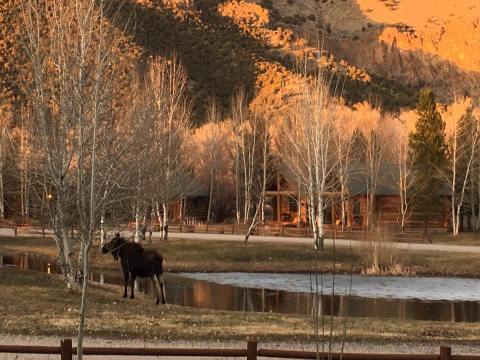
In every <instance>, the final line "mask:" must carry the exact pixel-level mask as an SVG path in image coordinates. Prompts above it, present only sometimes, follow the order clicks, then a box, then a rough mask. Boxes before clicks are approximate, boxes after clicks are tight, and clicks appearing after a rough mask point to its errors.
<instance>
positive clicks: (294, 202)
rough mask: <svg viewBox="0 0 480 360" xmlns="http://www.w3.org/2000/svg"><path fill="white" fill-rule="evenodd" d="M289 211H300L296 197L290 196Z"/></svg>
mask: <svg viewBox="0 0 480 360" xmlns="http://www.w3.org/2000/svg"><path fill="white" fill-rule="evenodd" d="M288 211H290V212H292V213H294V212H297V211H298V202H297V199H295V198H294V197H291V196H289V197H288Z"/></svg>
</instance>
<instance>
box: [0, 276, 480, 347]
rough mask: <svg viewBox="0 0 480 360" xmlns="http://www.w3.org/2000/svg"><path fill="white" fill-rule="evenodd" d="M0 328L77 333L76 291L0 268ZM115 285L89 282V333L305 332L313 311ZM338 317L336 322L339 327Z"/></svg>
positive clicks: (361, 327) (352, 331)
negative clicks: (179, 299)
mask: <svg viewBox="0 0 480 360" xmlns="http://www.w3.org/2000/svg"><path fill="white" fill-rule="evenodd" d="M0 288H1V289H2V291H1V292H0V303H1V304H2V307H1V308H0V324H1V325H0V332H1V333H8V334H31V335H57V336H75V332H76V327H77V321H78V305H79V302H80V296H79V294H78V293H69V292H66V291H65V288H64V285H63V283H62V282H61V281H60V279H59V278H58V277H56V276H49V275H46V274H42V273H35V272H31V271H21V270H17V269H12V268H8V269H2V270H0ZM118 294H119V292H118V288H117V287H111V286H100V285H92V286H91V288H90V301H89V305H88V306H89V307H88V316H87V320H86V331H87V335H89V336H94V337H109V338H130V339H147V340H155V339H166V340H175V339H189V340H195V339H199V340H200V339H208V340H215V339H219V340H227V339H229V340H244V339H245V338H246V337H247V336H256V337H257V338H259V340H262V341H263V340H265V341H267V340H268V341H279V340H297V341H298V340H308V339H311V337H312V335H313V330H312V326H311V322H310V319H308V318H306V317H304V316H295V315H282V314H271V313H244V312H226V311H213V310H204V309H194V308H187V307H180V306H172V305H166V306H161V305H160V306H154V305H153V304H152V302H151V300H150V299H147V298H146V297H145V296H143V295H141V294H139V296H138V297H137V298H136V299H135V300H129V299H121V298H119V296H118ZM342 322H343V320H342V319H335V329H336V331H338V332H339V333H340V332H341V331H342ZM479 331H480V324H469V323H451V322H445V323H444V322H424V321H404V320H398V319H362V318H358V319H357V318H356V319H350V320H348V331H347V340H349V341H361V340H371V341H375V342H388V341H392V340H394V341H396V342H400V341H415V342H421V341H434V340H435V341H449V342H457V341H458V342H460V341H461V342H469V341H471V342H474V341H476V340H478V332H479Z"/></svg>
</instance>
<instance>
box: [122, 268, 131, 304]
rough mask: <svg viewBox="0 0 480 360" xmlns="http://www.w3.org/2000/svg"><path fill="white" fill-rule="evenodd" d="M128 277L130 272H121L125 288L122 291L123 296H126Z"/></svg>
mask: <svg viewBox="0 0 480 360" xmlns="http://www.w3.org/2000/svg"><path fill="white" fill-rule="evenodd" d="M129 277H130V274H129V272H128V271H124V272H123V280H124V281H125V290H124V291H123V297H124V298H126V297H127V287H128V278H129Z"/></svg>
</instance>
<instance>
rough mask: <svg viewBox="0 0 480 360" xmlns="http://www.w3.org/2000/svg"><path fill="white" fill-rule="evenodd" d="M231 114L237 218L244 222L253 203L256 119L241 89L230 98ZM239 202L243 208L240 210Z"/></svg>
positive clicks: (256, 153)
mask: <svg viewBox="0 0 480 360" xmlns="http://www.w3.org/2000/svg"><path fill="white" fill-rule="evenodd" d="M231 116H232V120H233V123H234V131H235V135H236V137H237V144H236V166H235V168H236V180H237V185H236V186H237V213H238V214H237V218H238V219H240V217H241V218H243V223H244V224H246V223H247V222H248V220H249V219H250V211H251V209H252V205H253V203H252V202H253V192H254V190H253V187H254V181H255V172H256V170H257V168H256V165H257V156H258V143H257V140H258V132H259V128H258V125H259V123H258V121H256V120H257V119H254V117H253V116H252V114H251V113H250V110H249V109H248V104H247V99H246V96H245V92H244V91H243V89H240V90H238V91H237V93H236V95H235V96H234V98H233V99H232V104H231ZM240 203H241V204H242V205H243V209H242V210H241V211H240ZM240 214H241V215H240Z"/></svg>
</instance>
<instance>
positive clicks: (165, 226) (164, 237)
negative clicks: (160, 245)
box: [162, 203, 168, 240]
mask: <svg viewBox="0 0 480 360" xmlns="http://www.w3.org/2000/svg"><path fill="white" fill-rule="evenodd" d="M162 207H163V232H162V240H168V204H165V203H163V204H162Z"/></svg>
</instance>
